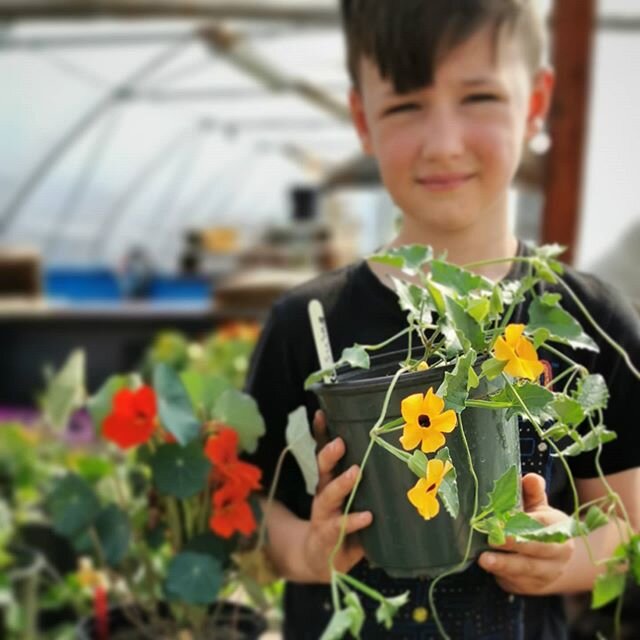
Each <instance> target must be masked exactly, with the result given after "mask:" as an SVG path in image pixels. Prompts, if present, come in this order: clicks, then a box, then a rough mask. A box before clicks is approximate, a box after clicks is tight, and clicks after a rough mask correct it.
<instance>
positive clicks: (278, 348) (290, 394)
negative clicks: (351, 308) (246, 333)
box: [245, 305, 304, 515]
mask: <svg viewBox="0 0 640 640" xmlns="http://www.w3.org/2000/svg"><path fill="white" fill-rule="evenodd" d="M245 390H246V392H247V393H249V394H250V395H251V396H252V397H253V398H254V399H255V401H256V402H257V404H258V408H259V410H260V413H261V414H262V417H263V419H264V421H265V427H266V433H265V435H264V436H263V437H262V438H260V440H259V442H258V449H257V451H256V452H255V453H254V454H252V455H250V456H246V458H247V459H248V460H249V461H250V462H252V463H254V464H256V465H258V466H259V467H260V468H261V469H262V473H263V482H262V484H263V488H264V491H265V493H266V492H268V491H269V488H270V487H271V483H272V482H273V479H274V474H275V470H276V466H277V463H278V459H279V458H280V455H281V454H282V452H283V451H284V448H285V446H286V439H285V430H286V426H287V421H288V416H289V413H290V412H291V411H293V410H294V409H296V408H297V407H299V406H300V405H301V404H303V402H304V390H303V386H302V382H301V381H300V379H299V376H298V375H296V363H295V358H294V354H293V349H292V345H291V342H290V330H289V329H288V328H287V324H286V320H285V314H284V313H283V312H282V309H281V308H280V306H279V305H276V306H274V307H273V309H272V311H271V313H270V315H269V317H268V318H267V321H266V323H265V326H264V328H263V331H262V333H261V336H260V340H259V341H258V344H257V346H256V348H255V350H254V352H253V355H252V358H251V364H250V367H249V373H248V376H247V382H246V384H245ZM303 482H304V480H303V477H302V474H301V472H300V470H299V468H298V466H297V464H296V463H295V460H294V459H293V457H292V456H291V455H290V454H287V455H286V456H285V458H284V464H283V467H282V473H281V475H280V480H279V482H278V486H277V488H276V493H275V496H276V498H277V499H278V500H280V501H281V502H283V503H284V504H285V505H287V506H288V507H289V508H290V509H292V510H293V511H294V512H296V513H298V515H301V514H300V513H299V512H300V509H299V507H298V505H297V504H296V500H295V499H294V497H293V496H295V495H296V494H299V490H298V491H296V490H295V486H296V485H298V483H303ZM298 486H299V485H298Z"/></svg>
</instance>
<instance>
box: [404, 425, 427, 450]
mask: <svg viewBox="0 0 640 640" xmlns="http://www.w3.org/2000/svg"><path fill="white" fill-rule="evenodd" d="M422 431H423V429H422V428H421V427H419V426H418V425H417V424H415V423H410V424H405V425H404V430H403V431H402V437H401V438H400V444H401V445H402V447H403V448H404V450H405V451H411V450H412V449H415V448H416V447H417V446H418V445H419V444H420V442H421V441H422Z"/></svg>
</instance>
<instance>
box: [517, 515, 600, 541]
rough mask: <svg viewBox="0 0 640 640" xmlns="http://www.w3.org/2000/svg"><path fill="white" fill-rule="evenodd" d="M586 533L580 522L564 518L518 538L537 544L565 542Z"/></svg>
mask: <svg viewBox="0 0 640 640" xmlns="http://www.w3.org/2000/svg"><path fill="white" fill-rule="evenodd" d="M584 533H588V532H587V531H586V527H585V526H584V525H583V523H582V522H580V521H579V520H576V519H574V518H566V519H565V520H562V521H561V522H556V523H554V524H551V525H548V526H546V527H541V528H539V529H537V530H535V531H529V532H528V533H522V534H521V535H520V536H519V537H520V538H522V539H523V540H535V541H537V542H566V541H567V540H569V539H570V538H577V537H578V536H581V535H583V534H584Z"/></svg>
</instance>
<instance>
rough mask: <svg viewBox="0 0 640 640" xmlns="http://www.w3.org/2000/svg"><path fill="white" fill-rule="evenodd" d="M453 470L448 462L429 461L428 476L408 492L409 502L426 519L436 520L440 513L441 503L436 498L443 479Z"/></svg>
mask: <svg viewBox="0 0 640 640" xmlns="http://www.w3.org/2000/svg"><path fill="white" fill-rule="evenodd" d="M452 468H453V465H452V464H451V463H450V462H449V461H448V460H446V461H443V460H429V462H427V475H426V477H425V478H420V480H418V482H416V485H415V486H414V487H413V489H409V491H407V498H409V502H410V503H411V504H412V505H413V506H414V507H415V508H416V509H417V510H418V513H419V514H420V515H421V516H422V517H423V518H424V519H425V520H431V518H435V516H437V515H438V513H439V511H440V503H439V502H438V498H437V497H436V496H437V494H438V489H439V488H440V484H441V483H442V480H443V478H444V477H445V476H446V475H447V473H448V472H449V471H450V470H451V469H452Z"/></svg>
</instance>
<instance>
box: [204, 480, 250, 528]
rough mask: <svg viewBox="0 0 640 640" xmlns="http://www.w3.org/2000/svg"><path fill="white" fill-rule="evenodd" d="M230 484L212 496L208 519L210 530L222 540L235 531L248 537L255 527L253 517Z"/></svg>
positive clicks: (242, 497) (241, 497)
mask: <svg viewBox="0 0 640 640" xmlns="http://www.w3.org/2000/svg"><path fill="white" fill-rule="evenodd" d="M244 497H246V496H242V494H239V493H238V491H237V490H236V488H235V487H234V486H233V485H232V484H227V485H224V486H223V487H222V488H221V489H218V491H216V492H215V493H214V494H213V500H212V503H213V514H212V515H211V518H210V519H209V527H210V528H211V530H212V531H213V532H214V533H215V534H216V535H219V536H220V537H222V538H230V537H231V536H232V535H233V534H234V533H235V532H236V531H239V532H240V533H242V534H244V535H245V536H248V535H250V534H252V533H253V532H254V531H255V530H256V527H257V524H256V519H255V516H254V515H253V511H252V510H251V507H250V506H249V503H248V502H247V501H246V500H245V499H244Z"/></svg>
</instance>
